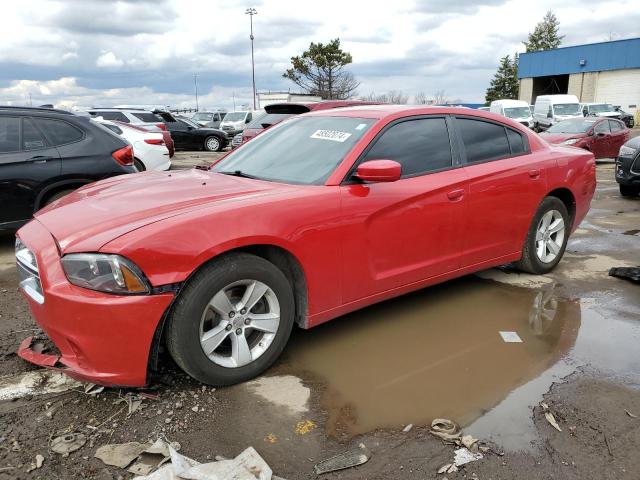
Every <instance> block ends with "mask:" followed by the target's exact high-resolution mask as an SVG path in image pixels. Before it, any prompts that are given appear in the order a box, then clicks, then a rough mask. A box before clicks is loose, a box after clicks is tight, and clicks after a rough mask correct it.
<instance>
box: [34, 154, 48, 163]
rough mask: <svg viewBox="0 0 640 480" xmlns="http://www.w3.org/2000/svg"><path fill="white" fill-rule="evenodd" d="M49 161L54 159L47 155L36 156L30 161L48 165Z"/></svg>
mask: <svg viewBox="0 0 640 480" xmlns="http://www.w3.org/2000/svg"><path fill="white" fill-rule="evenodd" d="M49 160H53V157H47V156H45V155H36V156H35V157H31V158H30V159H29V160H28V161H29V162H33V163H46V162H47V161H49Z"/></svg>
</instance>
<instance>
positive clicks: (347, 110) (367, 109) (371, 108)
mask: <svg viewBox="0 0 640 480" xmlns="http://www.w3.org/2000/svg"><path fill="white" fill-rule="evenodd" d="M474 112H475V113H474ZM434 114H443V115H444V114H458V115H473V116H482V117H485V118H495V115H492V114H489V112H485V111H484V110H477V109H474V108H466V107H448V106H431V105H388V104H379V105H362V106H353V107H344V108H332V109H328V110H315V111H313V112H309V113H306V114H305V115H313V116H326V117H353V118H373V119H382V118H385V117H391V116H410V115H434Z"/></svg>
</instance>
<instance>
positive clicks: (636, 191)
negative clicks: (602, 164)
mask: <svg viewBox="0 0 640 480" xmlns="http://www.w3.org/2000/svg"><path fill="white" fill-rule="evenodd" d="M616 182H618V184H619V186H620V194H621V195H622V196H623V197H637V196H638V195H640V137H634V138H632V139H631V140H629V141H627V142H626V143H625V144H624V145H623V146H622V147H620V152H619V153H618V158H617V159H616Z"/></svg>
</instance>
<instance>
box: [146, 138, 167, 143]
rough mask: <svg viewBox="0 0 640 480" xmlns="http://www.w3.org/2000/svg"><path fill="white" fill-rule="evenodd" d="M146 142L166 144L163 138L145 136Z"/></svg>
mask: <svg viewBox="0 0 640 480" xmlns="http://www.w3.org/2000/svg"><path fill="white" fill-rule="evenodd" d="M144 143H148V144H149V145H164V140H163V139H162V138H145V139H144Z"/></svg>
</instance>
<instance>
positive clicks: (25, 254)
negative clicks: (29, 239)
mask: <svg viewBox="0 0 640 480" xmlns="http://www.w3.org/2000/svg"><path fill="white" fill-rule="evenodd" d="M16 260H17V261H18V262H20V263H22V264H23V265H24V266H25V267H28V268H29V269H31V270H32V271H33V272H35V273H38V262H36V257H35V255H34V254H33V253H32V252H31V250H29V249H28V248H27V247H26V245H25V244H24V243H22V240H20V238H18V237H16Z"/></svg>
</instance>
